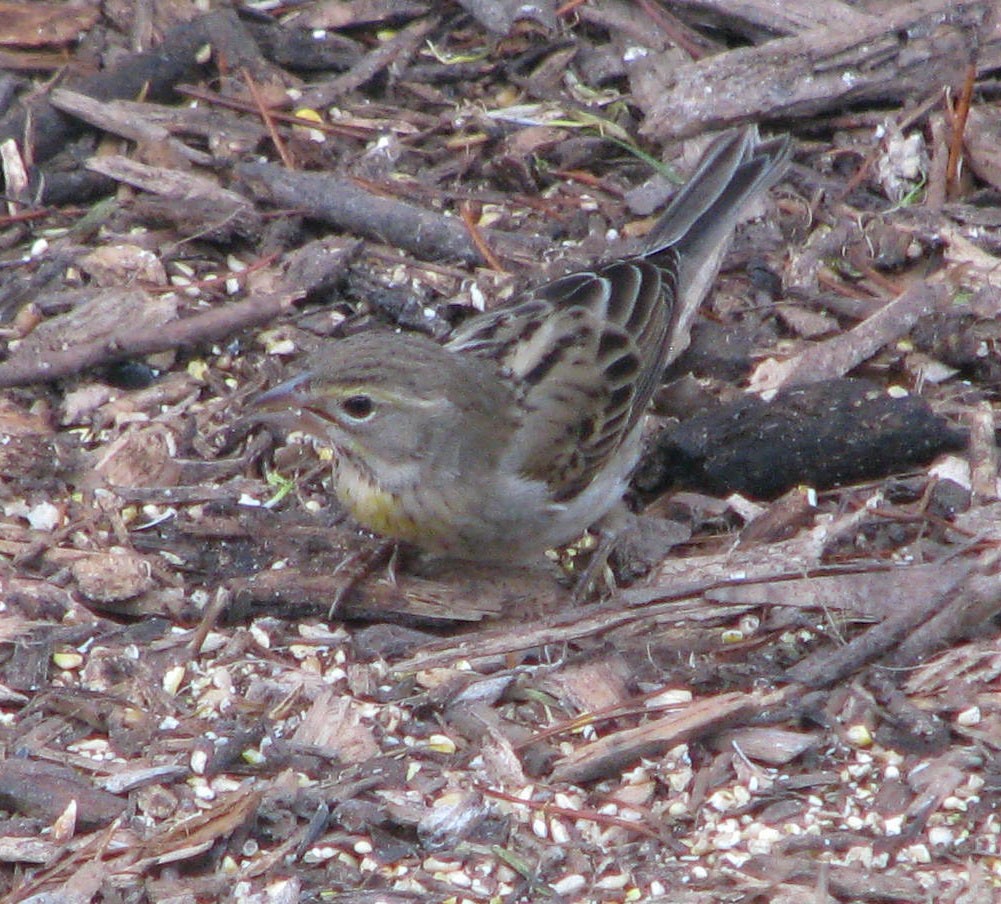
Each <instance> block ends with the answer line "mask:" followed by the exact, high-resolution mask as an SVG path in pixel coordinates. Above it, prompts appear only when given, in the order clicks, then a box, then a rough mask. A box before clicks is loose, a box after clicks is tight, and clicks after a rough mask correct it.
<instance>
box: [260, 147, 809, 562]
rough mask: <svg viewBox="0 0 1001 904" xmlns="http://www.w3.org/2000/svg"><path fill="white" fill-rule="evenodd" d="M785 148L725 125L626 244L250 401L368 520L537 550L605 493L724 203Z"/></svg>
mask: <svg viewBox="0 0 1001 904" xmlns="http://www.w3.org/2000/svg"><path fill="white" fill-rule="evenodd" d="M791 150H792V145H791V142H790V141H789V139H788V138H781V139H776V140H772V141H766V142H760V141H759V140H758V137H757V131H756V130H755V129H753V128H747V129H743V130H740V131H735V132H730V133H726V134H724V135H723V136H721V137H720V138H719V139H717V140H716V141H715V142H714V143H713V144H712V145H711V146H710V148H709V149H708V151H707V152H706V153H705V155H704V156H703V158H702V160H701V162H700V163H699V165H698V167H697V168H696V171H695V173H694V175H693V176H692V178H691V180H690V181H689V182H688V184H687V185H686V186H685V187H684V188H683V189H681V190H680V191H679V192H678V193H677V195H676V196H675V197H674V198H673V199H672V201H671V202H670V204H669V206H668V208H667V210H666V212H665V213H664V214H663V216H662V217H661V219H660V220H659V222H658V223H657V225H656V226H655V227H654V229H653V231H652V233H651V234H650V236H649V237H648V238H647V239H646V241H645V243H644V245H643V248H642V250H640V251H639V252H638V253H636V254H632V255H630V256H628V257H624V258H620V259H616V260H610V261H608V262H607V263H601V264H597V265H595V266H594V267H593V268H591V269H588V270H583V271H580V272H577V273H572V274H570V275H568V276H564V277H562V278H560V279H557V280H554V281H552V282H548V283H545V284H543V285H541V286H539V287H538V288H536V289H534V290H533V291H531V292H529V293H527V294H525V295H523V296H520V297H519V298H518V299H516V300H515V301H513V302H512V303H510V304H508V305H506V306H505V307H502V308H499V309H497V310H494V311H490V312H487V313H483V314H479V315H477V316H474V317H472V318H470V319H469V320H467V321H466V322H465V323H463V324H462V325H461V326H460V327H458V329H456V330H455V331H454V332H453V333H452V334H451V335H450V336H449V337H448V338H447V339H446V340H445V341H444V342H443V343H441V344H439V343H437V342H434V341H432V340H431V339H428V338H426V337H424V336H421V335H416V334H400V333H394V332H389V331H371V332H366V333H362V334H359V335H355V336H351V337H349V338H347V339H343V340H340V341H338V342H337V343H336V344H333V345H331V346H330V348H329V350H327V351H326V352H325V356H324V358H323V360H321V361H318V362H316V363H315V364H314V366H313V367H312V368H311V369H310V370H309V371H308V372H306V373H303V374H302V375H300V376H298V377H296V378H294V379H292V380H290V381H288V382H287V383H284V384H282V385H281V386H278V387H276V388H275V389H272V390H270V391H269V392H266V393H264V394H263V395H262V396H260V397H259V398H258V399H257V400H256V401H255V407H256V408H258V409H266V410H272V411H274V410H281V409H285V408H288V409H291V410H292V411H293V412H294V423H295V426H296V427H297V428H298V429H301V430H303V431H304V432H306V433H308V434H310V435H312V436H313V437H315V438H316V439H318V440H320V441H321V442H322V443H325V444H329V445H330V446H331V447H332V448H333V451H334V464H333V477H334V486H335V489H336V493H337V497H338V498H339V499H340V501H341V503H342V504H343V505H344V506H345V508H347V510H348V511H349V512H350V513H351V514H352V515H353V516H354V518H355V519H356V520H357V521H358V522H359V523H360V524H362V525H364V526H365V527H367V528H369V529H370V530H373V531H375V532H376V533H378V534H381V535H383V536H385V537H389V538H392V539H396V540H403V541H406V542H408V543H412V544H414V545H416V546H418V547H419V548H421V549H424V550H427V551H429V552H431V553H434V554H437V555H442V556H447V557H455V558H460V559H473V560H485V561H492V560H506V561H525V560H530V559H534V558H538V557H539V556H540V555H541V553H543V552H544V551H545V550H546V549H548V548H550V547H552V546H558V545H561V544H564V543H567V542H569V541H571V540H573V539H575V538H576V537H577V536H579V535H580V534H581V533H582V532H583V531H584V530H585V529H586V528H587V527H589V526H590V525H592V524H594V523H595V522H597V521H598V520H599V519H601V518H602V517H603V516H604V515H606V513H608V512H609V510H610V509H612V507H613V506H615V505H616V504H617V503H618V502H619V501H620V500H621V498H622V495H623V493H624V492H625V490H626V487H627V484H628V481H629V477H630V474H631V472H632V470H633V468H634V467H635V465H636V462H637V459H638V457H639V453H640V433H641V426H642V419H643V414H644V412H645V411H646V408H647V404H648V403H649V401H650V397H651V396H652V395H653V392H654V389H655V388H656V386H657V384H658V382H659V380H660V378H661V374H662V373H663V371H664V368H665V366H666V365H667V364H669V363H670V362H671V361H672V360H674V358H676V357H677V356H678V354H680V352H681V351H682V350H683V349H684V347H685V345H687V342H688V334H689V329H690V326H691V321H692V318H693V317H694V314H695V311H696V309H697V308H698V306H699V304H700V303H701V302H702V300H703V298H704V297H705V295H706V292H707V291H708V289H709V286H710V284H711V283H712V281H713V280H714V279H715V277H716V274H717V271H718V269H719V265H720V261H721V258H722V256H723V254H724V252H725V250H726V248H727V246H728V244H729V240H730V238H731V236H732V233H733V229H734V226H735V224H736V222H737V219H738V218H739V216H740V213H741V211H742V209H743V208H744V207H745V206H746V204H747V202H748V201H749V200H751V199H752V198H754V197H755V196H757V195H758V194H759V193H761V192H763V191H765V190H766V189H767V188H768V187H770V186H771V185H773V184H774V183H775V182H776V181H777V180H778V179H779V178H780V177H781V175H782V173H783V172H784V171H785V169H786V166H787V164H788V161H789V159H790V156H791Z"/></svg>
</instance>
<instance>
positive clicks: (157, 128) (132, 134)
mask: <svg viewBox="0 0 1001 904" xmlns="http://www.w3.org/2000/svg"><path fill="white" fill-rule="evenodd" d="M49 102H50V103H51V104H52V106H54V107H55V108H56V109H57V110H62V111H63V112H64V113H68V114H69V115H71V116H75V117H77V118H78V119H81V120H83V121H84V122H86V123H88V124H89V125H92V126H94V127H96V128H99V129H103V130H104V131H105V132H110V133H111V134H112V135H118V136H120V137H122V138H127V139H128V140H129V141H134V142H137V143H140V142H146V143H150V144H163V145H166V146H167V147H168V148H169V149H170V150H171V151H173V152H174V153H175V154H177V155H178V157H180V158H182V159H185V160H188V161H190V162H192V163H198V164H201V165H203V166H207V165H208V164H210V163H211V162H212V156H211V155H210V154H206V153H204V152H202V151H198V150H195V149H194V148H192V147H189V146H188V145H186V144H184V143H183V142H181V141H178V140H177V139H175V138H174V137H173V136H172V135H171V134H170V132H168V131H167V129H166V128H164V127H163V126H162V125H159V124H157V123H153V122H149V121H147V120H146V119H145V118H144V117H143V116H142V115H141V113H139V112H138V111H137V110H136V105H135V104H129V105H120V104H119V102H116V101H106V100H105V101H99V100H97V99H95V98H93V97H90V96H89V95H86V94H81V93H80V92H79V91H70V90H69V89H67V88H56V89H55V90H54V91H53V92H52V94H51V96H50V98H49Z"/></svg>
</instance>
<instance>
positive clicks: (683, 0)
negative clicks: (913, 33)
mask: <svg viewBox="0 0 1001 904" xmlns="http://www.w3.org/2000/svg"><path fill="white" fill-rule="evenodd" d="M672 5H673V7H674V8H675V9H676V10H677V12H678V14H679V15H685V13H688V15H685V18H686V19H687V18H689V16H692V17H695V16H697V17H698V19H699V21H700V22H705V21H708V22H711V23H713V24H714V25H718V26H722V27H725V28H726V30H727V31H731V32H737V33H742V34H745V35H747V36H748V37H751V38H752V39H753V38H754V37H759V36H760V35H762V34H773V35H775V34H779V35H794V34H799V33H800V32H803V31H808V30H810V29H813V28H825V29H831V30H834V29H837V30H839V31H843V32H848V31H853V30H858V29H860V28H866V27H871V26H872V25H873V23H874V21H876V17H875V16H872V15H868V14H866V13H864V12H861V11H859V10H857V9H855V8H853V7H851V6H849V5H848V4H847V3H841V2H838V0H827V2H825V3H823V4H818V3H817V2H816V0H783V2H782V3H781V4H776V3H772V2H768V0H764V2H763V0H675V2H674V3H673V4H672Z"/></svg>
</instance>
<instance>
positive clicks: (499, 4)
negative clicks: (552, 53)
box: [458, 0, 556, 35]
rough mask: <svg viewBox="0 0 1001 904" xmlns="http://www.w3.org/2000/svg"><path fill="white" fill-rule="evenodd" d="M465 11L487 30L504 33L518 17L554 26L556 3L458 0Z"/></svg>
mask: <svg viewBox="0 0 1001 904" xmlns="http://www.w3.org/2000/svg"><path fill="white" fill-rule="evenodd" d="M458 4H459V6H461V7H462V8H463V9H464V10H465V11H466V12H467V13H469V14H470V15H471V16H473V18H474V19H476V21H477V22H479V23H480V25H482V26H483V27H484V28H485V29H486V30H487V31H492V32H494V34H498V35H506V34H507V33H508V32H509V31H511V29H512V28H513V27H514V23H515V22H517V21H518V20H519V19H532V20H534V21H536V22H538V23H539V24H540V25H543V26H544V27H545V28H548V29H550V30H555V28H556V5H555V4H554V3H553V2H552V0H535V2H528V3H526V2H524V0H458Z"/></svg>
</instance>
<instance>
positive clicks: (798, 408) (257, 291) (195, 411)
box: [0, 0, 1001, 904]
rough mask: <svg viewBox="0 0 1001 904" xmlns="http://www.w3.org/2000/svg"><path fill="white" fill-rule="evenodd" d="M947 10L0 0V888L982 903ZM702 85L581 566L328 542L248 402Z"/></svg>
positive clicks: (966, 232) (671, 129)
mask: <svg viewBox="0 0 1001 904" xmlns="http://www.w3.org/2000/svg"><path fill="white" fill-rule="evenodd" d="M777 6H781V9H779V10H777V9H776V7H777ZM992 6H993V4H992V3H990V2H987V0H984V2H968V0H920V2H904V0H860V2H856V3H846V2H839V0H829V2H825V3H823V4H818V3H816V2H814V0H799V2H787V3H783V4H781V5H779V4H774V3H771V2H767V3H766V2H761V3H758V2H747V3H737V2H733V0H710V2H705V0H700V2H698V3H689V2H678V3H672V4H664V5H661V4H659V3H656V2H654V0H638V2H635V3H631V2H624V0H584V2H573V0H571V2H567V3H565V4H563V5H562V6H559V7H557V6H556V5H555V4H554V3H551V2H548V0H539V2H535V3H527V4H523V3H520V2H510V0H463V2H456V3H451V2H450V3H427V2H421V0H416V2H409V3H408V2H404V3H400V2H383V0H350V2H334V0H314V2H301V3H289V4H285V5H279V4H277V3H263V2H262V3H253V4H251V3H248V4H246V5H245V6H244V7H243V8H239V9H234V8H233V7H231V6H229V5H228V4H224V3H221V2H218V3H217V2H215V0H212V2H194V0H163V2H153V0H108V2H105V3H97V2H96V0H75V2H72V3H66V4H63V3H57V2H34V0H31V2H28V0H21V2H18V0H8V2H2V3H0V68H2V70H3V74H2V76H0V104H2V105H3V111H2V113H0V167H2V172H3V179H4V186H5V188H4V203H5V211H4V215H3V216H2V217H0V314H2V322H0V336H2V341H3V343H4V351H3V355H2V359H0V387H2V390H0V587H2V600H0V607H2V608H0V707H2V708H0V713H2V717H0V747H2V751H3V759H2V762H0V864H2V865H0V894H2V896H3V899H4V900H9V901H29V900H32V901H66V902H88V901H101V902H143V901H176V902H196V901H198V902H201V901H219V900H240V901H262V902H263V901H276V902H278V901H281V902H285V901H297V900H303V901H314V900H316V901H319V900H330V901H350V902H409V901H473V902H495V901H496V902H515V901H554V902H556V901H567V902H572V901H610V902H624V901H657V900H660V901H668V902H672V904H687V902H699V904H701V902H717V901H740V902H754V901H775V902H790V904H791V902H806V901H809V902H821V901H836V902H847V901H865V902H870V901H871V902H876V901H878V902H915V901H936V902H957V904H959V902H962V904H988V902H991V901H995V900H998V899H999V897H1001V843H999V832H1001V813H999V812H998V811H999V807H1001V761H999V756H998V753H999V749H1001V640H999V632H998V621H997V617H998V613H999V612H1001V577H999V564H998V546H999V542H1001V501H999V482H998V449H997V431H996V422H997V407H998V399H999V393H998V389H999V385H1001V344H999V343H1001V323H999V317H998V315H999V312H1001V214H999V206H998V205H999V198H1001V131H999V128H998V123H999V122H1001V109H999V104H1001V83H999V81H998V78H997V74H998V72H1001V26H999V24H998V22H997V21H996V20H995V19H992V18H991V13H992ZM749 123H758V124H759V125H760V128H761V131H762V133H763V134H765V135H771V134H780V133H790V134H792V135H793V136H794V138H795V142H796V151H795V158H794V163H793V165H792V167H791V168H790V170H789V172H788V174H787V175H786V177H785V178H784V179H783V180H782V181H781V182H780V183H779V185H777V186H776V187H775V188H774V189H772V190H771V191H770V192H769V194H768V197H767V198H766V199H765V200H764V201H763V202H762V203H760V204H759V205H758V207H757V209H755V210H753V211H751V212H750V214H751V216H750V219H749V220H748V222H747V223H745V224H744V225H742V227H741V228H740V230H739V233H738V235H737V237H736V240H735V242H734V244H733V247H732V249H731V251H730V253H729V255H728V257H727V259H726V261H725V264H724V267H723V272H722V274H721V275H720V277H719V279H718V280H717V284H716V289H715V291H714V292H713V293H712V294H711V296H710V298H709V299H708V300H707V302H706V304H705V305H704V310H703V312H702V316H701V317H700V319H699V322H698V323H697V324H696V326H695V328H694V330H693V336H692V344H691V347H690V348H689V350H688V352H686V354H685V355H684V356H683V357H682V358H681V360H679V361H678V362H677V363H676V364H675V365H674V366H673V368H672V370H671V372H670V373H669V374H667V375H666V377H665V383H664V386H663V388H662V389H661V391H660V393H659V394H658V397H657V400H656V411H655V412H654V414H653V416H652V417H651V418H650V433H649V444H648V453H647V455H646V456H645V457H644V460H643V462H642V464H641V467H640V469H639V471H638V473H637V475H636V479H635V486H634V489H633V492H632V494H631V498H630V503H631V505H632V507H633V508H634V509H635V510H636V511H638V512H640V511H641V512H642V513H643V517H642V518H641V519H640V520H639V522H638V526H637V527H636V529H635V530H633V531H630V532H629V534H628V541H627V542H624V543H623V544H622V548H621V549H620V550H618V552H617V554H616V556H615V557H614V559H613V563H612V564H613V566H614V570H615V584H614V586H611V587H608V588H606V589H604V590H603V591H602V593H601V595H600V599H598V600H593V601H591V602H586V603H575V602H574V601H573V600H572V598H571V597H572V593H571V585H572V584H573V578H574V575H575V574H576V573H578V572H579V569H580V568H581V563H582V562H584V561H585V560H586V558H587V555H588V547H589V545H591V546H593V542H592V543H591V544H589V543H588V542H587V541H586V540H584V541H582V542H581V543H580V544H577V545H576V546H575V547H574V548H572V549H570V550H564V551H561V552H559V553H554V554H553V558H552V560H551V561H550V562H549V565H548V566H543V565H540V566H538V567H526V568H525V569H523V570H514V569H499V568H498V567H490V566H473V565H468V564H465V565H464V564H461V563H459V564H456V563H441V562H433V561H430V562H429V561H427V560H423V561H422V560H417V559H414V558H413V557H408V556H406V555H403V556H402V557H400V558H399V559H397V560H394V561H393V562H392V563H389V564H388V565H387V563H386V562H376V564H375V567H374V568H372V569H371V571H370V573H368V574H360V572H359V570H358V569H354V568H352V567H351V563H352V562H356V561H358V560H359V555H361V556H364V554H365V553H366V551H368V550H372V549H373V548H374V547H375V545H376V543H375V540H374V539H373V538H372V537H368V536H366V535H364V534H363V533H361V532H360V531H358V530H357V529H356V528H355V527H354V526H352V525H351V524H350V522H348V521H346V520H345V519H344V518H343V517H342V515H341V513H340V512H338V510H337V508H336V505H335V503H334V502H333V501H332V499H331V496H330V495H329V492H328V486H327V484H326V481H327V477H328V472H329V455H328V454H327V453H326V452H325V451H324V450H323V449H318V448H314V446H313V445H312V444H310V443H308V442H304V441H301V440H297V439H296V437H294V436H292V437H289V436H283V435H280V434H279V433H278V432H276V431H273V430H270V429H269V428H268V425H267V424H264V423H262V422H261V421H260V420H259V419H258V420H255V418H253V417H250V416H248V413H247V403H248V400H250V399H251V398H252V397H253V396H254V395H255V394H257V393H258V392H260V391H261V390H262V389H264V388H266V387H268V386H271V385H274V384H275V383H277V382H278V381H279V380H281V379H282V378H284V377H287V376H289V375H291V374H294V373H296V372H297V371H298V370H301V369H302V368H303V367H304V365H305V362H306V361H307V359H308V358H309V357H310V356H311V355H317V354H330V355H334V354H336V353H337V341H338V337H341V336H343V335H346V334H349V333H353V332H356V331H358V330H362V329H369V328H376V329H391V328H394V327H395V328H399V329H408V330H419V331H422V332H424V333H427V334H429V335H431V336H443V335H445V334H446V333H447V332H448V330H449V329H450V328H451V327H453V326H454V325H455V324H457V323H459V322H461V320H462V319H463V317H465V316H467V315H468V313H469V312H470V311H472V310H476V309H483V308H490V307H493V306H495V305H497V304H499V303H502V302H503V301H504V300H505V299H507V298H510V297H511V296H512V295H513V294H514V293H515V292H517V291H518V290H519V289H521V288H524V287H525V286H528V285H531V284H532V283H533V282H538V281H540V280H542V279H545V278H548V277H552V276H555V275H558V274H560V273H562V272H565V271H566V269H567V268H568V267H569V266H572V265H573V264H575V263H576V264H579V263H582V262H587V261H593V260H595V259H598V258H601V257H602V256H605V255H608V254H613V253H615V252H616V251H617V250H620V251H621V250H623V249H628V247H629V243H630V242H631V241H636V240H637V239H638V238H639V237H640V236H642V235H643V234H644V232H645V231H646V230H648V229H649V228H650V225H651V223H652V218H653V217H654V216H655V214H656V212H657V211H658V210H659V209H660V208H661V207H662V205H663V203H664V201H665V199H666V198H668V197H669V196H670V194H671V192H672V191H674V188H675V186H676V184H677V183H678V181H679V178H680V179H683V178H684V174H685V173H686V172H688V171H690V168H691V166H692V165H693V163H694V161H695V160H696V159H697V158H698V155H699V153H700V152H701V150H702V149H703V148H705V146H706V145H707V143H708V142H709V141H710V140H711V138H712V136H713V135H714V134H716V133H718V132H719V131H720V130H722V129H726V128H730V127H737V126H742V125H747V124H749ZM346 563H347V564H346ZM356 577H357V578H359V579H358V580H354V579H355V578H356ZM335 602H336V603H337V605H336V611H333V612H332V611H331V608H332V606H334V603H335Z"/></svg>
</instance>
